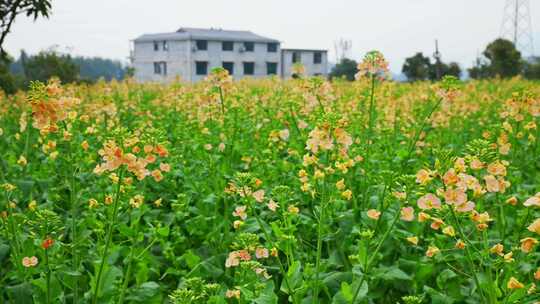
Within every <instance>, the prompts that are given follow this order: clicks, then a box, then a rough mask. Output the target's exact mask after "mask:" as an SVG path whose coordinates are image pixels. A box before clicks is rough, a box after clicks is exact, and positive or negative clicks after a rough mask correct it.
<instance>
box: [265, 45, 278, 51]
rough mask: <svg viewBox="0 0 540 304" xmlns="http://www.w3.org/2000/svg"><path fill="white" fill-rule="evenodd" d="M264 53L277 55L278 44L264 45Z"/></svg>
mask: <svg viewBox="0 0 540 304" xmlns="http://www.w3.org/2000/svg"><path fill="white" fill-rule="evenodd" d="M266 51H267V52H268V53H277V51H278V44H277V43H276V42H270V43H267V44H266Z"/></svg>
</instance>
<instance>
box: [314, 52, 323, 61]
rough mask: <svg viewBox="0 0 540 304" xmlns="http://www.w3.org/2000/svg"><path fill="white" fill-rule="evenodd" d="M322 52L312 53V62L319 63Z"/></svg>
mask: <svg viewBox="0 0 540 304" xmlns="http://www.w3.org/2000/svg"><path fill="white" fill-rule="evenodd" d="M322 55H323V54H322V52H315V53H313V63H314V64H321V63H322V57H323V56H322Z"/></svg>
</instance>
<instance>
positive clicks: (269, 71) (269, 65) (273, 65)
mask: <svg viewBox="0 0 540 304" xmlns="http://www.w3.org/2000/svg"><path fill="white" fill-rule="evenodd" d="M277 71H278V63H277V62H266V75H277Z"/></svg>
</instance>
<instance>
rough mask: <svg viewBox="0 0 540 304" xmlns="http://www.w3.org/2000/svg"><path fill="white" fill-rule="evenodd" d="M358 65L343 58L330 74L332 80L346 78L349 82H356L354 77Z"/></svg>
mask: <svg viewBox="0 0 540 304" xmlns="http://www.w3.org/2000/svg"><path fill="white" fill-rule="evenodd" d="M357 65H358V63H357V62H356V61H354V60H352V59H349V58H343V59H341V61H340V62H339V63H338V64H336V65H335V66H334V68H333V69H332V71H331V72H330V79H333V78H341V77H344V78H345V79H347V80H349V81H353V80H354V75H355V74H356V72H357V70H356V66H357Z"/></svg>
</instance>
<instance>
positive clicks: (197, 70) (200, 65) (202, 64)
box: [195, 61, 208, 75]
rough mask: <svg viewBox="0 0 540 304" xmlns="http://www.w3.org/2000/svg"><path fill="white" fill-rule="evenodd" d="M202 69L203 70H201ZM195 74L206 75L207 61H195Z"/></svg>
mask: <svg viewBox="0 0 540 304" xmlns="http://www.w3.org/2000/svg"><path fill="white" fill-rule="evenodd" d="M203 69H204V72H202V70H203ZM195 74H196V75H208V61H195Z"/></svg>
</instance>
